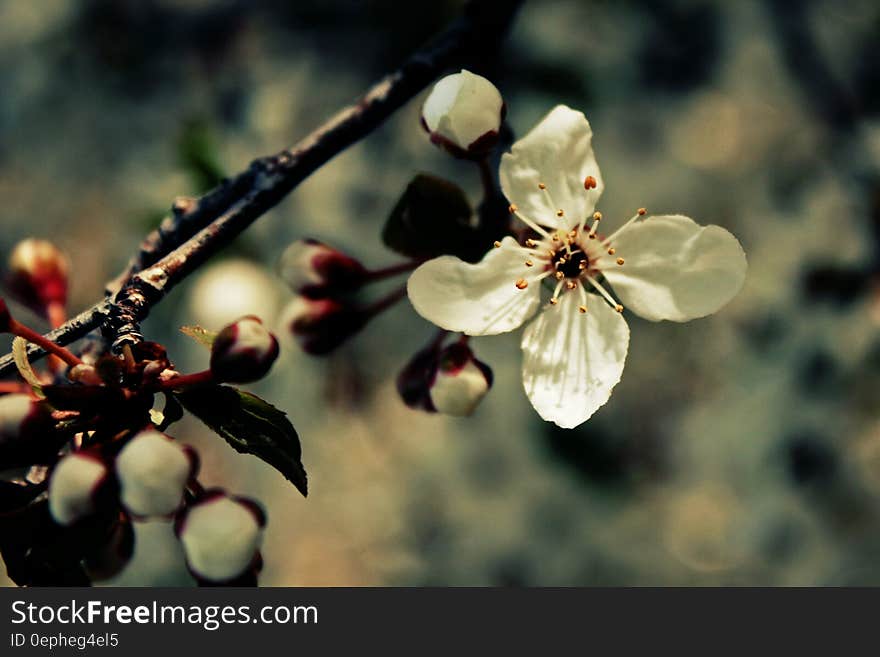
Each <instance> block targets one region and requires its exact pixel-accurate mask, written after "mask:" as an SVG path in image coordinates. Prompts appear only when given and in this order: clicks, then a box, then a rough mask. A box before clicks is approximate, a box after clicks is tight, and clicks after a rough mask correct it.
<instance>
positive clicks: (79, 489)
mask: <svg viewBox="0 0 880 657" xmlns="http://www.w3.org/2000/svg"><path fill="white" fill-rule="evenodd" d="M109 481H110V472H109V470H108V468H107V466H106V465H105V464H104V462H103V461H102V460H101V459H100V458H98V457H97V456H96V455H94V454H92V453H90V452H74V453H72V454H68V455H67V456H65V457H64V458H62V459H61V460H60V461H58V464H57V465H56V466H55V469H54V470H53V471H52V475H51V478H50V479H49V512H50V513H51V514H52V518H54V520H55V522H57V523H58V524H60V525H65V526H69V525H72V524H74V523H75V522H77V521H78V520H81V519H83V518H86V517H87V516H90V515H92V514H93V513H95V512H96V511H98V509H99V507H100V506H101V505H100V501H99V500H100V499H101V493H102V492H103V491H104V490H105V488H106V486H107V485H108V483H109Z"/></svg>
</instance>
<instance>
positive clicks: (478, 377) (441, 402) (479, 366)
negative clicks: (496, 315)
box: [430, 344, 492, 416]
mask: <svg viewBox="0 0 880 657" xmlns="http://www.w3.org/2000/svg"><path fill="white" fill-rule="evenodd" d="M491 387H492V370H491V369H489V366H488V365H486V364H485V363H481V362H480V361H478V360H477V359H476V358H474V354H473V352H472V351H471V350H470V349H468V347H467V346H466V345H463V344H453V345H451V346H449V347H447V348H446V349H444V350H443V352H442V353H441V354H440V362H439V366H438V368H437V374H436V376H435V378H434V382H433V383H432V385H431V391H430V396H431V403H432V404H433V405H434V408H435V409H436V410H437V412H438V413H445V414H446V415H460V416H463V415H470V414H471V413H473V412H474V410H476V408H477V406H478V405H479V404H480V402H481V401H482V400H483V397H485V396H486V393H487V392H489V388H491Z"/></svg>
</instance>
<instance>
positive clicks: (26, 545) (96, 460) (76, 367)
mask: <svg viewBox="0 0 880 657" xmlns="http://www.w3.org/2000/svg"><path fill="white" fill-rule="evenodd" d="M29 249H30V250H29ZM33 251H34V247H33V246H30V247H28V248H27V249H22V248H21V247H19V248H18V249H16V253H18V254H19V256H18V259H19V260H20V261H22V262H23V261H24V259H25V258H24V255H21V254H22V253H24V254H25V255H27V254H28V253H32V252H33ZM37 251H40V252H41V253H43V252H44V251H42V250H40V249H37ZM56 253H57V250H56ZM17 271H19V274H20V273H21V270H17ZM31 271H32V272H33V271H41V272H43V273H44V274H45V272H47V271H49V270H48V268H46V267H44V268H43V269H40V268H36V269H32V270H31ZM65 271H66V270H65ZM20 280H23V279H20ZM33 280H34V281H37V280H43V281H44V282H45V281H48V280H50V277H49V276H48V274H45V276H43V277H42V278H40V277H39V276H35V277H34V278H33ZM47 286H48V284H46V285H45V286H44V287H43V288H41V287H39V286H36V285H35V286H32V287H31V290H32V291H34V290H40V289H42V290H44V291H45V289H47ZM22 289H23V288H22ZM40 298H41V299H43V300H44V301H45V300H47V299H50V297H49V296H45V295H44V296H43V297H40ZM54 299H55V301H53V303H55V302H57V301H59V297H57V296H55V297H54ZM0 329H2V330H4V331H6V332H10V333H13V334H14V335H15V336H16V337H17V338H20V339H24V340H25V341H28V342H33V343H35V344H38V345H39V346H41V347H42V348H43V349H45V350H46V351H48V352H49V353H50V354H52V355H53V356H54V357H55V358H56V359H57V360H58V361H59V362H61V363H62V364H64V365H66V369H65V370H64V373H66V375H67V379H68V380H69V381H67V382H63V383H56V381H58V377H59V376H60V374H61V372H57V371H56V372H49V373H46V372H43V373H41V372H39V371H35V370H34V369H33V368H32V367H31V366H30V365H29V364H28V366H27V371H22V375H23V376H25V377H26V378H27V379H28V382H27V383H18V382H2V383H0V473H2V477H3V478H2V479H0V486H2V488H0V551H2V553H3V558H4V561H5V562H6V565H7V570H8V572H9V574H10V576H11V577H12V578H13V579H14V580H15V581H16V582H18V583H20V584H28V585H35V584H87V583H89V582H92V581H97V580H101V579H105V578H109V577H112V576H114V575H116V574H118V573H119V572H120V571H121V570H122V568H124V567H125V565H126V564H127V563H128V562H129V560H130V558H131V556H132V554H133V551H134V541H135V534H134V530H133V525H132V523H133V522H134V521H141V520H156V519H160V520H165V521H169V522H173V523H174V526H175V528H176V531H177V535H178V537H179V539H180V542H181V545H182V546H183V551H184V555H185V557H186V562H187V565H188V567H189V569H190V572H191V573H192V575H193V577H194V578H195V579H196V581H197V582H199V583H200V584H203V585H213V584H230V583H234V584H238V585H244V584H255V583H256V577H257V574H258V572H259V570H260V567H261V563H262V561H261V557H260V542H261V539H262V530H263V527H264V526H265V514H264V513H263V511H262V510H261V509H260V507H259V505H258V504H257V503H256V502H254V501H252V500H248V499H245V498H241V497H236V496H232V495H227V494H225V493H223V492H222V491H219V490H209V491H205V490H204V489H203V487H202V486H201V485H200V484H199V482H198V480H197V475H198V471H199V459H198V457H197V455H196V452H195V451H194V450H193V449H192V448H191V447H189V446H186V445H183V444H181V443H180V442H179V441H177V440H175V439H174V438H172V437H171V436H170V435H168V434H167V433H166V432H165V427H166V426H167V424H168V423H170V422H173V421H174V420H175V419H177V418H176V417H168V416H164V417H163V415H162V414H158V415H155V411H153V410H152V409H153V405H154V397H155V396H156V395H157V394H164V395H166V397H167V398H168V400H169V403H170V401H171V399H172V396H173V395H176V394H182V393H184V392H186V391H187V390H189V389H192V388H193V387H199V386H210V385H216V384H219V383H223V382H236V383H243V382H250V381H255V380H257V379H259V378H262V377H263V376H265V375H266V374H267V373H268V371H269V369H270V368H271V367H272V364H273V363H274V361H275V360H276V358H277V356H278V340H277V339H276V338H275V336H274V335H272V334H271V333H270V332H269V331H268V330H266V328H265V326H264V325H263V323H262V322H261V321H260V320H259V319H258V318H256V317H252V316H248V317H243V318H241V319H240V320H238V321H236V322H233V323H232V324H230V325H229V326H226V327H225V328H223V329H222V330H221V331H220V332H219V333H218V334H217V335H216V337H215V338H214V340H213V342H212V345H211V357H210V367H209V368H208V369H206V370H204V371H202V372H196V373H193V374H180V373H179V372H177V371H176V370H175V369H174V367H173V365H172V363H171V362H170V360H169V359H168V357H167V355H166V353H165V350H164V348H163V347H162V346H161V345H158V344H156V343H150V342H140V343H136V344H130V345H128V346H126V347H125V349H124V352H123V353H122V354H120V355H119V356H114V355H110V354H106V353H104V354H95V355H93V356H92V357H90V358H88V359H86V360H83V359H82V358H80V357H78V356H76V355H75V354H73V353H72V352H70V351H69V350H67V349H66V348H64V347H61V346H60V345H57V344H55V343H53V342H51V341H49V340H48V339H46V338H45V337H44V336H42V335H40V334H39V333H37V332H36V331H34V330H33V329H30V328H29V327H27V326H25V325H24V324H22V323H21V322H19V321H17V320H16V319H14V318H13V317H12V314H11V313H10V311H9V309H8V308H7V306H6V304H5V302H4V301H3V300H2V299H0ZM20 367H21V365H20ZM71 382H72V384H71ZM167 408H168V407H167V405H166V411H167Z"/></svg>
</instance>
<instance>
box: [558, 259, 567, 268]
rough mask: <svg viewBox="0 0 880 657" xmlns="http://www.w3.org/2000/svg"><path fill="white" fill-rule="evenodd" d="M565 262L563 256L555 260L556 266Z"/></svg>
mask: <svg viewBox="0 0 880 657" xmlns="http://www.w3.org/2000/svg"><path fill="white" fill-rule="evenodd" d="M565 262H566V260H565V258H560V259H559V260H557V261H556V265H557V266H560V265H564V264H565Z"/></svg>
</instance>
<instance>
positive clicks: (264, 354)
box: [211, 315, 278, 383]
mask: <svg viewBox="0 0 880 657" xmlns="http://www.w3.org/2000/svg"><path fill="white" fill-rule="evenodd" d="M276 358H278V340H277V339H276V338H275V336H274V335H272V334H271V333H270V332H269V331H268V330H267V329H266V327H265V326H264V325H263V322H262V321H261V320H260V319H259V318H258V317H254V316H253V315H248V316H247V317H242V318H241V319H239V320H238V321H237V322H233V323H232V324H230V325H229V326H227V327H226V328H224V329H223V330H222V331H220V333H218V334H217V337H216V338H215V340H214V344H213V345H212V347H211V373H212V374H213V375H214V378H215V379H216V380H217V381H228V382H230V383H250V382H251V381H256V380H258V379H262V378H263V377H264V376H266V374H267V373H268V372H269V370H270V369H271V368H272V364H273V363H274V362H275V359H276Z"/></svg>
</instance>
